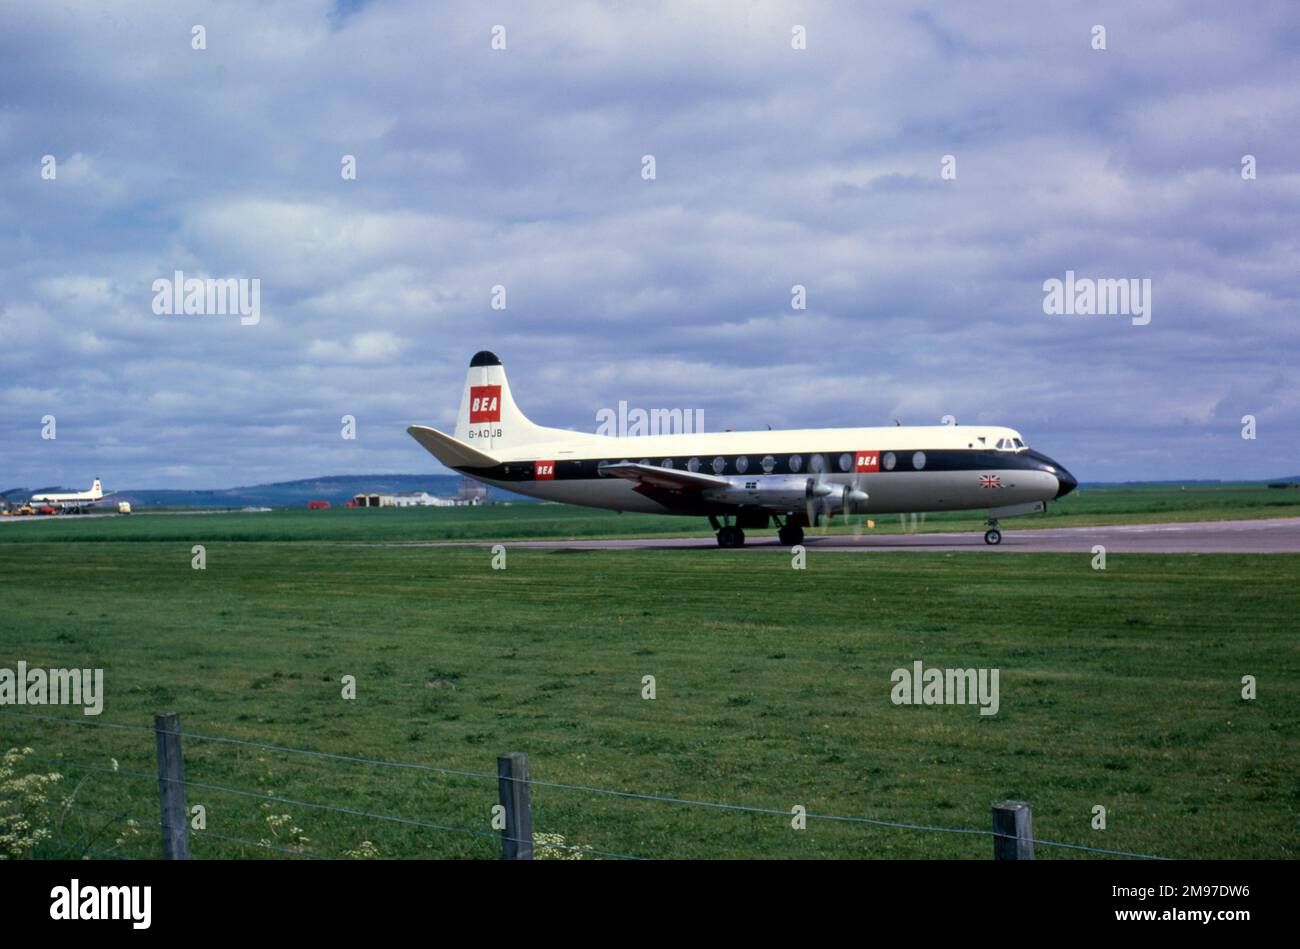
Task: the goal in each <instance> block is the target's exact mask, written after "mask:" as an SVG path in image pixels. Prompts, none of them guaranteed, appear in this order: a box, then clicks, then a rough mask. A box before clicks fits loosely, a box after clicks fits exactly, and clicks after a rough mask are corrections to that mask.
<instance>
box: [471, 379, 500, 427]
mask: <svg viewBox="0 0 1300 949" xmlns="http://www.w3.org/2000/svg"><path fill="white" fill-rule="evenodd" d="M499 421H501V387H500V386H470V387H469V423H470V424H471V425H477V424H478V423H479V422H499Z"/></svg>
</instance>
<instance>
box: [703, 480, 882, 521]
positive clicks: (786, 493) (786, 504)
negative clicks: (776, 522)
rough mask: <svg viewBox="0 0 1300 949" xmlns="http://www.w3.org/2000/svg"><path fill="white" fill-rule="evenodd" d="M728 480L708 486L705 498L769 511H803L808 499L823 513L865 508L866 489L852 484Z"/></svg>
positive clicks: (846, 511)
mask: <svg viewBox="0 0 1300 949" xmlns="http://www.w3.org/2000/svg"><path fill="white" fill-rule="evenodd" d="M727 480H728V481H729V482H731V484H730V486H729V487H726V488H711V489H709V490H708V491H705V492H704V497H705V498H706V499H707V500H709V501H717V502H719V503H721V504H736V505H749V506H751V507H761V508H765V509H766V510H769V511H802V510H803V509H804V508H805V506H806V505H807V504H808V502H810V501H811V502H813V503H814V504H815V505H816V509H817V510H818V511H820V512H821V513H823V514H838V513H841V512H845V513H848V514H864V513H866V510H867V502H868V498H867V492H865V491H863V490H862V489H861V488H860V487H855V486H854V485H851V484H845V485H840V484H832V483H830V482H827V481H818V480H817V479H816V478H805V477H799V476H798V475H789V476H783V477H772V476H770V475H769V476H766V477H762V478H744V477H732V478H728V479H727Z"/></svg>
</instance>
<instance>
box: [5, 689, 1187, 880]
mask: <svg viewBox="0 0 1300 949" xmlns="http://www.w3.org/2000/svg"><path fill="white" fill-rule="evenodd" d="M0 713H3V714H7V715H17V716H20V717H22V718H28V719H33V720H38V721H43V722H54V723H59V724H64V725H84V726H92V727H96V728H108V729H121V730H126V731H135V732H152V733H153V735H154V739H155V746H156V757H157V769H156V771H155V772H153V773H150V772H144V771H131V770H124V769H122V768H120V767H114V768H105V767H103V766H98V765H89V764H79V763H75V762H69V761H65V760H62V759H53V758H38V759H34V760H39V761H41V762H45V763H50V764H56V765H59V766H61V767H65V768H75V769H81V770H84V771H87V772H103V773H109V774H117V775H124V776H129V777H136V778H145V779H151V780H152V779H156V780H157V782H158V800H159V814H160V817H159V820H157V821H156V822H155V821H153V820H152V819H148V820H146V819H143V818H139V817H133V816H131V815H129V814H118V813H116V812H112V811H102V810H97V809H92V808H86V807H82V806H79V805H73V804H69V807H70V808H71V809H72V810H74V811H79V812H83V813H86V814H92V815H99V816H102V817H107V818H111V819H117V820H129V821H133V822H135V823H136V824H137V825H139V826H156V827H157V829H158V831H159V833H160V837H161V845H162V855H163V857H164V858H166V859H169V860H188V859H189V858H190V843H191V837H192V836H197V837H200V838H211V839H214V840H220V841H226V842H229V843H234V844H238V845H240V846H248V847H254V848H257V849H263V850H267V851H271V852H279V853H284V854H287V855H291V856H295V857H307V858H312V857H316V856H317V855H315V854H311V853H307V852H304V851H303V850H302V849H301V848H297V849H295V848H289V847H282V846H277V845H275V844H272V843H268V842H266V841H254V840H249V839H247V838H240V837H234V836H230V835H225V834H221V833H217V832H215V831H210V830H207V829H206V828H196V827H194V826H192V821H191V819H190V814H189V812H188V811H187V809H186V789H187V788H197V789H203V790H211V791H214V792H218V793H225V794H231V795H236V796H241V797H246V798H253V799H259V800H262V801H266V802H274V803H280V804H285V805H292V806H295V807H305V808H309V809H314V810H320V811H327V812H332V813H337V814H343V815H347V816H351V817H357V818H364V819H367V820H375V821H380V822H386V823H394V824H400V825H406V826H410V827H416V828H422V829H426V830H433V831H438V832H442V833H456V834H464V835H469V836H471V837H474V838H479V839H486V840H496V841H498V842H499V843H500V848H501V857H502V859H506V860H531V859H533V858H534V856H535V854H536V852H537V851H538V850H539V849H545V850H555V851H560V852H564V851H569V852H572V853H574V854H575V855H591V856H599V857H611V858H616V859H629V860H644V859H651V858H650V857H647V856H638V855H634V854H628V853H620V852H617V851H611V850H602V849H597V848H594V847H590V846H587V845H577V846H571V845H566V844H561V843H557V842H554V841H553V840H548V839H545V838H543V842H540V843H539V841H538V839H537V838H536V837H535V836H534V832H533V818H532V804H531V796H532V794H531V792H532V789H533V788H548V789H554V790H560V791H569V792H577V793H583V794H594V795H603V796H607V797H611V798H620V799H624V800H636V801H653V802H659V803H663V804H670V805H674V806H680V807H689V808H707V809H714V810H722V811H731V812H739V813H748V814H755V815H761V816H779V817H782V818H785V819H789V818H791V817H792V816H794V812H792V811H791V810H783V809H777V808H765V807H755V806H750V805H743V804H726V803H718V802H712V801H699V800H693V799H689V798H677V797H667V796H663V795H656V794H644V793H639V792H635V791H620V790H615V789H612V788H602V787H594V786H589V785H580V784H565V783H560V782H555V781H541V780H537V779H535V778H532V777H531V776H530V774H529V770H528V756H527V755H526V754H523V753H520V752H513V753H510V754H506V755H502V756H500V757H498V758H497V770H496V773H495V774H493V773H490V772H486V771H469V770H464V769H456V768H440V767H436V766H433V765H426V764H416V763H411V762H397V761H387V760H383V759H379V758H366V757H361V756H356V755H344V754H337V753H333V752H324V751H313V750H310V749H305V748H292V747H288V746H284V745H274V744H269V743H265V742H257V741H250V740H248V739H242V738H229V737H222V736H216V735H203V734H198V733H193V732H186V731H184V730H183V729H182V728H181V721H180V716H179V714H177V713H175V712H169V713H166V714H161V715H156V716H155V717H154V724H153V726H152V728H151V727H149V726H147V725H132V724H124V723H116V722H99V721H92V720H90V719H69V718H58V717H54V716H47V715H35V714H31V713H26V712H16V711H13V710H10V709H0ZM182 739H187V740H190V741H196V742H211V743H214V744H224V745H235V746H244V747H249V748H255V749H259V750H263V751H271V752H276V753H283V754H289V755H303V756H308V757H311V758H316V759H322V760H332V761H343V762H351V763H354V764H363V765H368V766H373V767H380V768H395V769H403V770H410V771H421V772H428V773H432V774H438V775H443V776H452V777H459V778H467V779H472V780H483V781H495V782H496V784H497V798H498V804H497V807H496V808H494V809H493V812H494V813H493V827H494V828H496V829H495V830H493V831H487V830H482V829H476V828H472V827H459V826H455V825H451V824H440V823H436V822H433V821H426V820H420V819H416V818H411V817H405V816H402V815H396V814H385V813H378V812H374V811H368V810H363V809H360V808H352V807H342V806H339V805H334V804H322V803H318V802H314V801H305V800H298V799H295V798H289V797H285V796H281V795H273V794H265V793H263V792H259V791H252V790H249V789H247V788H236V787H229V786H226V785H220V784H213V783H209V782H200V781H194V780H190V779H187V778H186V777H185V761H184V754H183V745H182ZM2 816H3V815H0V817H2ZM800 816H802V817H803V819H804V820H805V821H828V822H839V823H844V824H862V825H870V826H876V827H888V828H894V829H900V830H911V831H920V832H928V833H943V834H959V835H966V836H987V837H989V838H991V839H992V845H993V848H992V849H993V854H992V856H993V859H995V860H1033V859H1034V848H1035V846H1039V847H1056V848H1064V849H1069V850H1077V851H1086V852H1088V853H1095V854H1102V855H1109V856H1120V857H1132V858H1137V859H1145V860H1165V859H1169V858H1166V857H1160V856H1156V855H1154V854H1144V853H1134V852H1131V851H1125V850H1107V849H1103V848H1099V847H1089V846H1085V845H1083V844H1073V843H1065V842H1061V841H1055V840H1043V839H1039V838H1035V837H1034V836H1033V817H1032V809H1031V807H1030V805H1029V804H1028V803H1027V802H1025V801H1000V802H998V803H995V804H994V805H993V806H992V827H991V829H989V830H980V829H974V828H957V827H942V826H937V825H933V824H922V823H908V822H903V821H892V820H882V819H877V818H869V817H855V816H841V815H834V814H814V813H804V814H802V815H800ZM52 840H53V842H55V843H63V844H70V842H68V841H62V840H57V839H53V838H52ZM83 853H89V854H92V855H95V856H102V857H107V858H113V857H119V856H120V855H119V854H114V853H112V852H109V851H103V850H98V849H92V848H90V847H89V846H88V845H87V846H85V847H84V848H83Z"/></svg>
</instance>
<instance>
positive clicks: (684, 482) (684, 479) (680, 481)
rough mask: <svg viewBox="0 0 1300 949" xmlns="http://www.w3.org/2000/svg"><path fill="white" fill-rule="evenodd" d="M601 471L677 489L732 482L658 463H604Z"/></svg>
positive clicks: (707, 486) (700, 487) (724, 484)
mask: <svg viewBox="0 0 1300 949" xmlns="http://www.w3.org/2000/svg"><path fill="white" fill-rule="evenodd" d="M600 470H601V472H603V473H604V474H606V475H612V476H614V477H616V478H627V479H628V480H629V481H639V482H641V483H642V484H647V485H650V486H651V487H655V488H670V489H672V490H675V491H706V490H708V489H709V488H729V487H731V482H730V481H728V480H727V479H726V478H719V477H716V476H714V475H710V474H701V473H700V472H698V471H678V470H677V469H675V468H660V467H659V466H658V465H638V464H636V463H635V462H627V463H625V464H617V465H603V466H602V467H601V469H600Z"/></svg>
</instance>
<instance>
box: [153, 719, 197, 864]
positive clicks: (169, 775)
mask: <svg viewBox="0 0 1300 949" xmlns="http://www.w3.org/2000/svg"><path fill="white" fill-rule="evenodd" d="M153 727H154V734H155V735H156V737H157V739H158V796H159V799H160V800H161V801H162V844H163V859H164V860H188V859H190V826H189V821H188V820H187V818H186V816H185V785H184V783H183V782H184V781H185V764H184V762H183V761H182V760H181V717H180V715H179V714H178V713H176V712H168V713H166V714H165V715H155V716H154V717H153Z"/></svg>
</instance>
